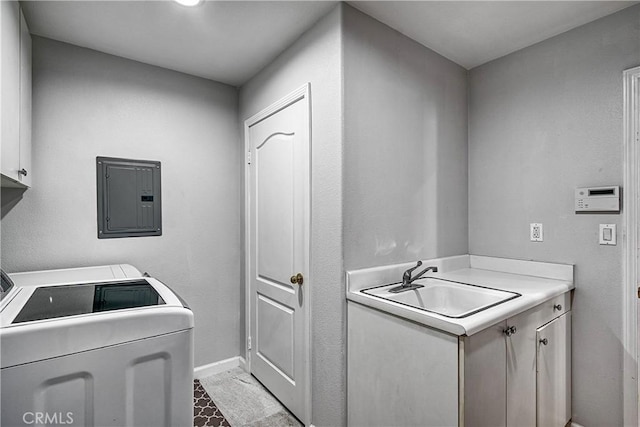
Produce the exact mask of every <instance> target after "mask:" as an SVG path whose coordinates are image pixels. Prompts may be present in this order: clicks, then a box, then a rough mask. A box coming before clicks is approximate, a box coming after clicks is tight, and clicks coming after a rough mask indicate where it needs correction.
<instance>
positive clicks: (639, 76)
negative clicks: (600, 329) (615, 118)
mask: <svg viewBox="0 0 640 427" xmlns="http://www.w3.org/2000/svg"><path fill="white" fill-rule="evenodd" d="M623 94H624V112H623V114H624V118H623V123H624V147H623V151H624V165H623V167H624V177H623V187H622V188H623V190H624V207H623V218H622V220H623V230H624V231H623V248H622V250H623V257H622V264H623V281H624V282H623V283H624V286H623V289H624V294H623V304H624V306H623V310H624V316H623V322H624V324H623V344H624V350H625V355H624V368H623V369H624V370H623V374H624V379H623V391H624V403H623V404H624V425H626V426H627V425H628V426H631V425H634V426H637V425H639V424H640V423H639V421H640V419H639V418H638V417H639V414H640V410H639V405H640V402H639V401H638V393H639V389H640V382H639V379H638V303H639V301H638V285H640V274H639V273H640V271H639V267H638V255H639V254H638V252H639V251H638V244H639V243H640V242H639V238H638V233H639V232H640V228H639V226H638V222H639V221H640V212H639V210H640V206H638V205H639V204H640V172H639V170H640V135H639V133H640V105H639V103H640V102H639V100H640V67H635V68H632V69H629V70H625V71H624V89H623Z"/></svg>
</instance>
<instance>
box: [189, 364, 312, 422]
mask: <svg viewBox="0 0 640 427" xmlns="http://www.w3.org/2000/svg"><path fill="white" fill-rule="evenodd" d="M200 384H202V386H203V387H204V389H205V390H206V391H207V393H208V394H209V396H211V399H212V400H213V401H214V402H215V404H216V406H217V407H218V409H220V412H222V414H223V415H224V417H225V418H226V419H227V421H229V424H231V427H245V426H247V427H289V426H291V427H302V424H300V422H299V421H298V420H297V419H296V418H295V417H294V416H293V415H291V413H289V411H287V409H286V408H285V407H284V406H282V404H281V403H280V402H278V400H277V399H276V398H275V397H273V395H271V393H269V392H268V391H267V390H266V389H265V388H264V387H263V386H262V384H260V383H259V382H258V380H256V379H255V378H254V377H252V376H251V374H248V373H246V372H245V371H244V370H242V369H241V368H235V369H232V370H230V371H226V372H222V373H220V374H216V375H211V376H209V377H205V378H201V379H200Z"/></svg>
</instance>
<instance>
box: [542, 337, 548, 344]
mask: <svg viewBox="0 0 640 427" xmlns="http://www.w3.org/2000/svg"><path fill="white" fill-rule="evenodd" d="M540 344H542V345H547V344H549V340H548V339H546V338H542V339H541V340H540Z"/></svg>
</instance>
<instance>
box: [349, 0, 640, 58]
mask: <svg viewBox="0 0 640 427" xmlns="http://www.w3.org/2000/svg"><path fill="white" fill-rule="evenodd" d="M348 3H349V4H351V5H352V6H354V7H356V8H358V9H360V10H361V11H363V12H364V13H366V14H367V15H370V16H372V17H374V18H376V19H377V20H379V21H381V22H384V23H385V24H387V25H388V26H390V27H392V28H395V29H396V30H397V31H399V32H401V33H403V34H404V35H406V36H407V37H410V38H412V39H414V40H415V41H417V42H419V43H421V44H423V45H424V46H427V47H429V48H431V49H433V50H435V51H436V52H438V53H439V54H440V55H442V56H444V57H447V58H449V59H451V60H452V61H453V62H456V63H457V64H459V65H462V66H463V67H465V68H467V69H471V68H473V67H477V66H478V65H481V64H484V63H485V62H489V61H491V60H493V59H496V58H500V57H501V56H504V55H507V54H509V53H511V52H515V51H516V50H520V49H522V48H525V47H527V46H531V45H533V44H535V43H538V42H540V41H542V40H545V39H548V38H550V37H553V36H556V35H558V34H560V33H563V32H565V31H568V30H570V29H572V28H575V27H578V26H580V25H583V24H586V23H587V22H591V21H594V20H596V19H598V18H601V17H603V16H606V15H609V14H612V13H614V12H616V11H618V10H620V9H623V8H625V7H629V6H632V5H633V4H636V3H638V2H635V1H634V2H631V1H349V2H348Z"/></svg>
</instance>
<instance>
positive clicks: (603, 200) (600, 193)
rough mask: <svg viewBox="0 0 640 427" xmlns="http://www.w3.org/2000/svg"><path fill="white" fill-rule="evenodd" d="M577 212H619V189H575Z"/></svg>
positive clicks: (614, 186)
mask: <svg viewBox="0 0 640 427" xmlns="http://www.w3.org/2000/svg"><path fill="white" fill-rule="evenodd" d="M575 196H576V197H575V199H576V213H577V212H610V213H619V212H620V187H619V186H617V185H613V186H608V187H583V188H576V194H575Z"/></svg>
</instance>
